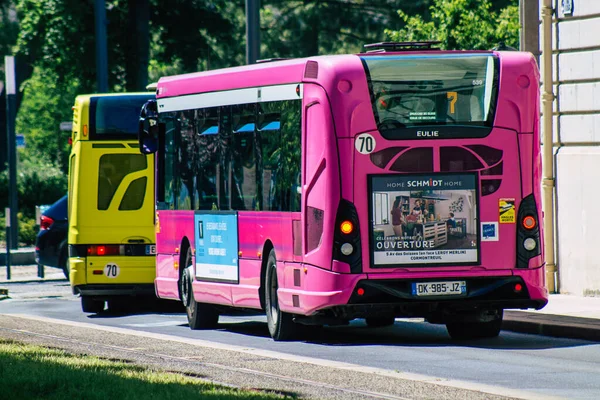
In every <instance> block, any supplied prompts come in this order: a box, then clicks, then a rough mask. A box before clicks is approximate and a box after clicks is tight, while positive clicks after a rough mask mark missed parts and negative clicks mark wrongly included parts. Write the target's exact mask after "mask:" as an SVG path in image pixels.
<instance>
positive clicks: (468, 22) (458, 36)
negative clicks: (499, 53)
mask: <svg viewBox="0 0 600 400" xmlns="http://www.w3.org/2000/svg"><path fill="white" fill-rule="evenodd" d="M429 10H430V13H431V20H428V21H426V20H425V19H423V17H421V16H420V15H412V16H411V15H408V14H406V13H405V12H403V11H398V14H399V15H400V18H402V20H404V22H405V23H406V26H405V27H404V28H402V29H400V30H396V31H394V30H391V29H388V30H386V34H387V35H388V36H389V38H390V39H391V40H392V41H397V42H410V41H440V42H441V44H440V46H441V48H443V49H452V50H454V49H464V50H475V49H476V50H490V49H491V48H493V47H495V46H497V45H498V44H499V43H500V42H503V43H504V44H506V45H508V46H511V47H514V48H518V47H519V7H518V2H517V0H512V1H511V4H510V5H508V6H507V7H506V8H503V9H501V10H499V11H496V10H494V8H493V7H492V3H491V1H490V0H434V4H433V5H432V6H431V7H430V8H429Z"/></svg>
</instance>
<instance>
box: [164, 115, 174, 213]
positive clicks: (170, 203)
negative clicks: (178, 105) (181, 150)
mask: <svg viewBox="0 0 600 400" xmlns="http://www.w3.org/2000/svg"><path fill="white" fill-rule="evenodd" d="M172 114H173V115H171V118H169V119H167V120H166V123H165V144H164V146H165V147H164V179H163V184H164V202H165V203H166V206H167V208H168V209H171V210H172V209H174V208H175V187H174V186H175V184H174V175H175V171H174V167H175V132H176V129H177V127H176V118H175V115H174V113H172Z"/></svg>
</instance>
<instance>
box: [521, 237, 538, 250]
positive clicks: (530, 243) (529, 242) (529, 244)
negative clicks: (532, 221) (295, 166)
mask: <svg viewBox="0 0 600 400" xmlns="http://www.w3.org/2000/svg"><path fill="white" fill-rule="evenodd" d="M536 245H537V243H536V242H535V239H533V238H527V239H525V240H524V241H523V247H525V250H527V251H532V250H533V249H535V246H536Z"/></svg>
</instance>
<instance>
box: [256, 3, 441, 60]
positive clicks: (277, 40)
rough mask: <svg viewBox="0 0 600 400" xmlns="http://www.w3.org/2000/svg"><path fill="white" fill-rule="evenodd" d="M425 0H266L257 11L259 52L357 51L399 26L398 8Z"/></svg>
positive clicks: (289, 54) (410, 8) (411, 9)
mask: <svg viewBox="0 0 600 400" xmlns="http://www.w3.org/2000/svg"><path fill="white" fill-rule="evenodd" d="M429 2H430V0H421V1H411V2H407V1H401V0H371V1H366V0H359V1H339V0H329V1H328V0H322V1H310V2H309V1H299V0H296V1H285V2H282V1H280V0H271V1H265V2H264V6H263V9H262V12H261V58H272V57H287V58H289V57H308V56H314V55H319V54H341V53H357V52H360V51H362V50H363V45H365V44H367V43H374V42H379V41H382V40H384V39H385V34H384V29H385V28H391V29H399V28H401V27H402V25H403V22H402V20H401V19H400V18H398V16H397V10H398V9H400V8H403V9H405V10H406V11H407V12H418V10H420V9H423V8H425V5H426V4H428V3H429Z"/></svg>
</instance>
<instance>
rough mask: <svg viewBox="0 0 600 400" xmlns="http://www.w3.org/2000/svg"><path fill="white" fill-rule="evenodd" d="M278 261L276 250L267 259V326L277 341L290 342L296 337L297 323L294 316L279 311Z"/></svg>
mask: <svg viewBox="0 0 600 400" xmlns="http://www.w3.org/2000/svg"><path fill="white" fill-rule="evenodd" d="M278 287H279V285H278V284H277V260H276V259H275V250H271V253H269V258H268V259H267V269H266V277H265V306H266V307H265V308H266V311H267V326H268V327H269V334H271V337H272V338H273V339H274V340H275V341H283V340H290V339H292V338H293V336H294V332H295V328H296V326H295V323H294V321H293V320H292V314H288V313H286V312H283V311H281V310H280V309H279V301H278V299H277V288H278Z"/></svg>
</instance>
